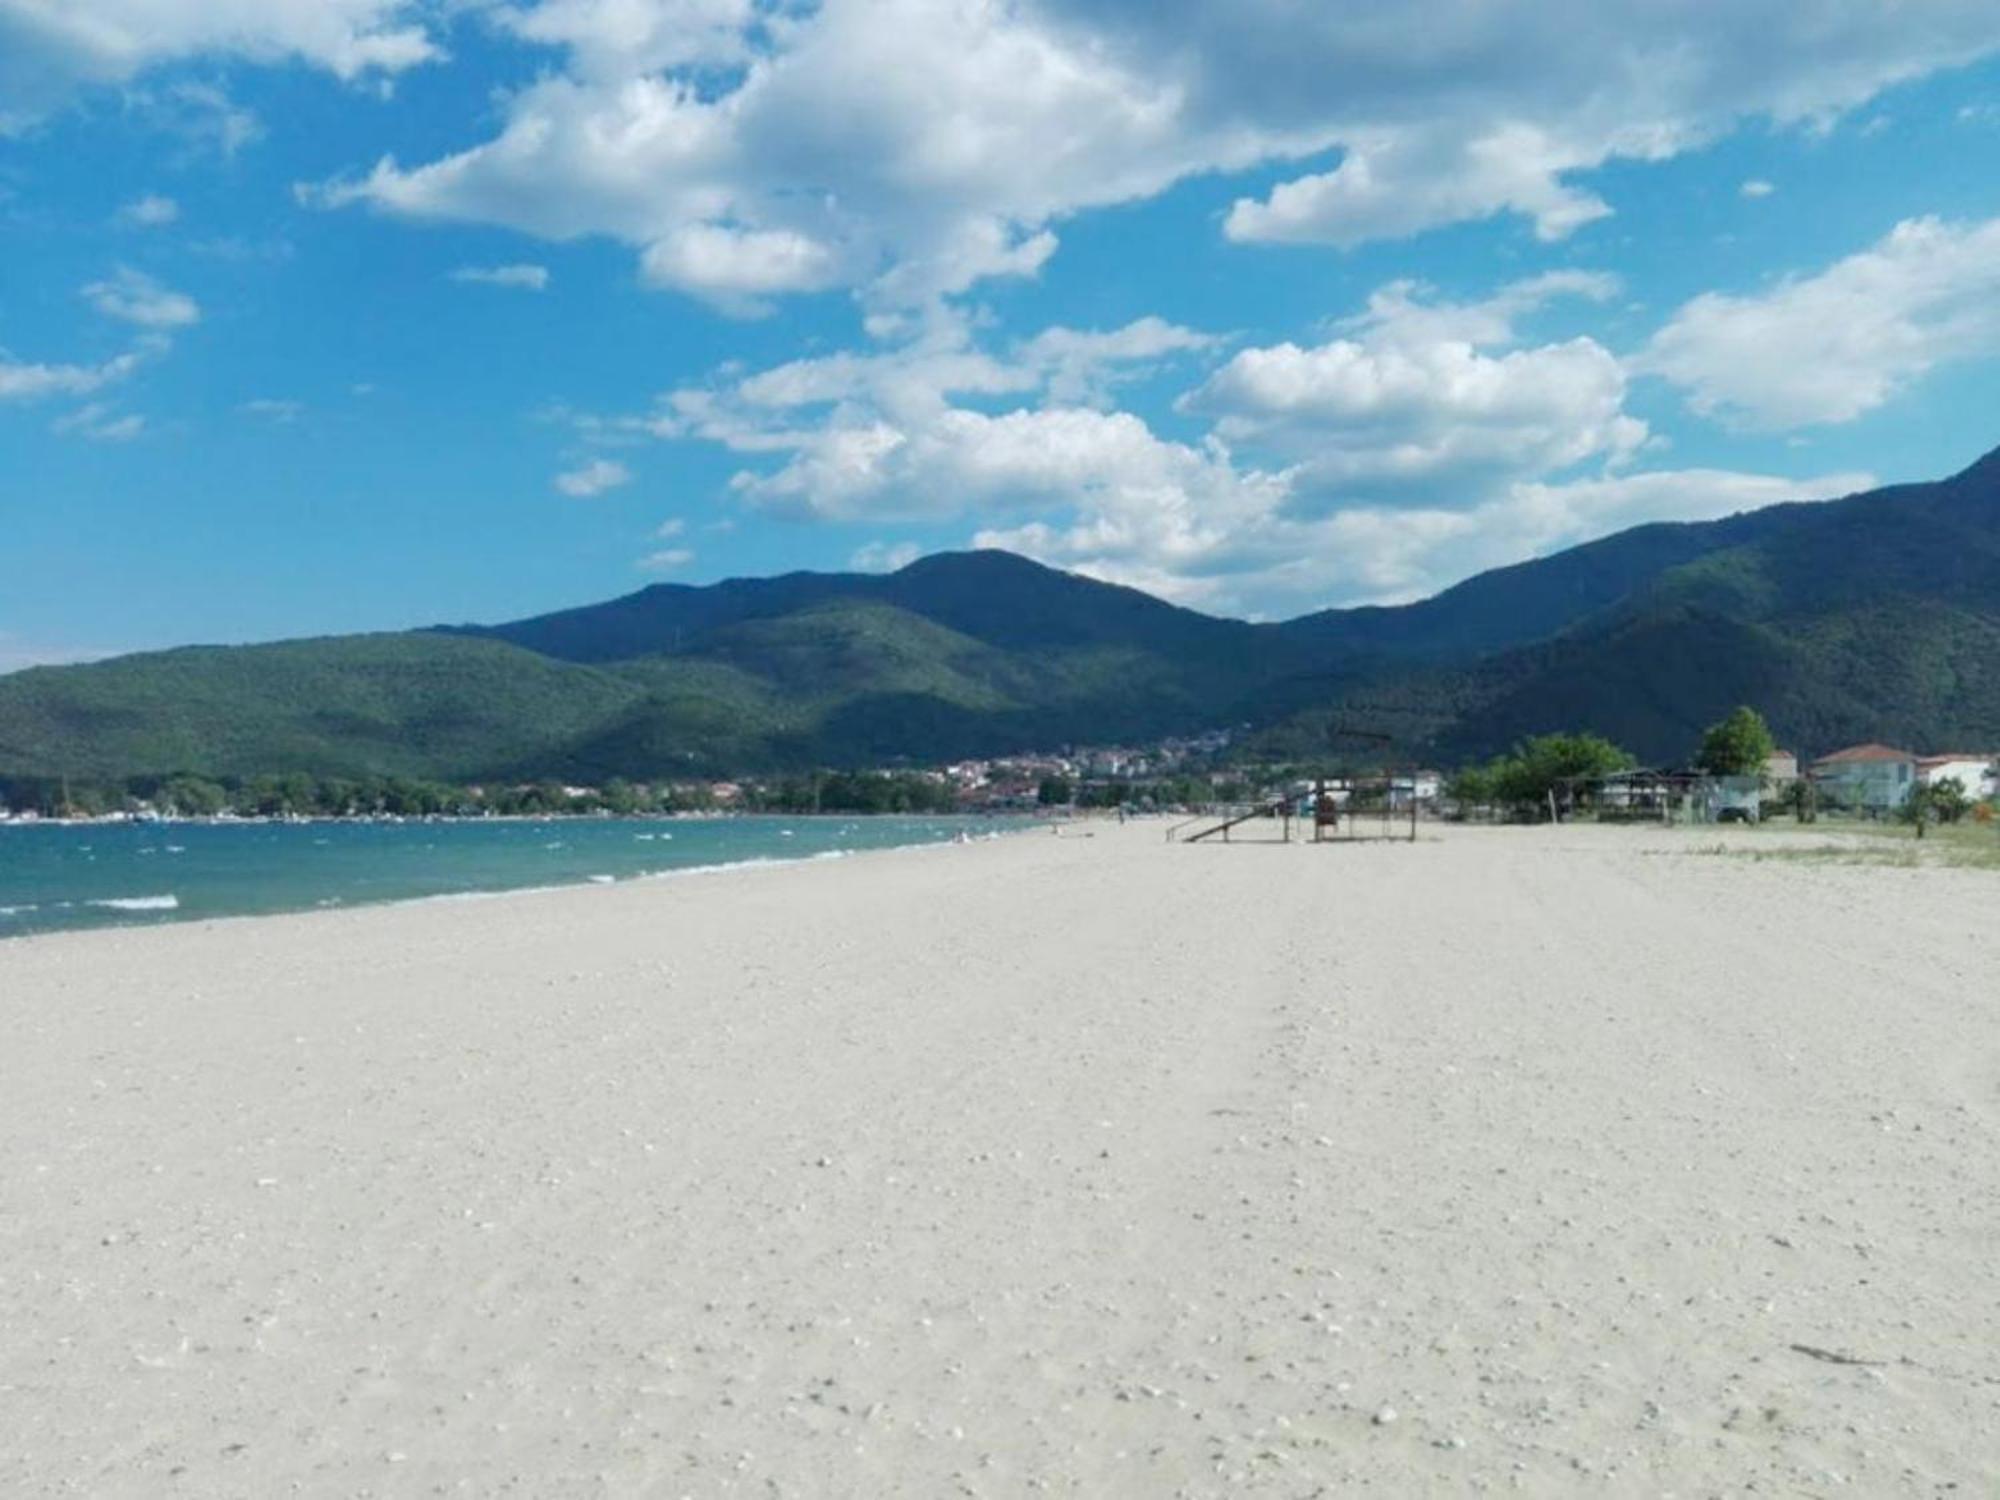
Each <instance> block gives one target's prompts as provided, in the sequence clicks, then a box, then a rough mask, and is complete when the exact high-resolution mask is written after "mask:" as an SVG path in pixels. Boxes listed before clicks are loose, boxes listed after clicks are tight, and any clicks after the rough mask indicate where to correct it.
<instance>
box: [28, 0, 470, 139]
mask: <svg viewBox="0 0 2000 1500" xmlns="http://www.w3.org/2000/svg"><path fill="white" fill-rule="evenodd" d="M428 8H429V7H428V6H427V5H425V4H422V3H419V0H0V131H4V130H6V129H8V128H10V127H11V128H16V129H18V128H20V127H22V126H25V125H28V124H32V123H33V122H34V121H36V120H38V119H39V118H41V117H42V116H44V115H46V114H47V113H48V112H49V111H51V110H53V109H56V108H59V107H60V106H61V105H62V104H63V103H64V102H65V101H66V100H67V99H68V98H69V97H70V95H71V94H72V93H73V92H74V91H75V89H77V88H78V87H80V86H84V85H89V84H120V83H124V82H126V81H128V80H130V79H133V78H136V77H138V76H140V75H141V74H143V73H145V72H146V70H147V69H149V68H152V67H156V66H158V65H160V64H163V63H170V62H177V61H185V60H188V59H192V58H201V57H233V58H242V59H245V60H248V61H251V62H261V63H277V62H283V61H287V60H290V59H297V60H300V61H303V62H306V63H310V64H312V65H314V66H316V67H320V68H324V69H326V70H328V71H329V72H332V73H333V74H335V75H336V76H338V77H340V78H343V79H352V78H356V77H359V76H360V75H362V74H364V73H369V72H382V73H396V72H400V71H402V70H403V69H405V68H410V67H414V66H416V65H417V64H419V63H423V62H428V61H430V60H432V59H434V58H436V57H438V56H439V55H440V53H439V50H438V47H437V45H436V43H435V42H433V41H432V40H431V38H430V36H429V35H428V33H427V32H426V30H425V28H424V26H423V24H422V21H421V16H422V13H423V12H424V11H426V10H427V9H428Z"/></svg>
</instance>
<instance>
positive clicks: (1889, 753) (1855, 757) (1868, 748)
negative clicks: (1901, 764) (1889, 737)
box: [1813, 745, 1916, 766]
mask: <svg viewBox="0 0 2000 1500" xmlns="http://www.w3.org/2000/svg"><path fill="white" fill-rule="evenodd" d="M1915 759H1916V756H1914V755H1912V754H1911V753H1910V752H1909V751H1907V750H1895V749H1891V748H1890V747H1889V746H1887V745H1850V746H1848V748H1847V749H1845V750H1836V751H1834V752H1833V754H1831V755H1822V756H1821V757H1820V758H1819V759H1818V760H1816V761H1814V762H1813V764H1814V765H1816V766H1842V765H1851V764H1853V763H1855V762H1857V761H1872V760H1908V761H1914V760H1915Z"/></svg>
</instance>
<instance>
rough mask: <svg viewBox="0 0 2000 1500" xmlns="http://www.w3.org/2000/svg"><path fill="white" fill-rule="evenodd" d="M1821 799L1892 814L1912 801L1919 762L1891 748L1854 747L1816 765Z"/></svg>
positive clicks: (1877, 746) (1835, 753)
mask: <svg viewBox="0 0 2000 1500" xmlns="http://www.w3.org/2000/svg"><path fill="white" fill-rule="evenodd" d="M1811 774H1812V778H1813V781H1814V782H1815V783H1816V784H1817V785H1818V787H1819V795H1820V798H1821V800H1822V801H1825V802H1827V803H1829V804H1831V805H1833V806H1836V807H1851V808H1855V809H1857V810H1859V811H1864V812H1889V811H1891V810H1893V809H1895V808H1898V807H1901V806H1902V805H1903V804H1904V803H1905V802H1906V801H1908V800H1909V796H1910V788H1911V787H1913V786H1915V785H1916V781H1917V758H1916V756H1914V755H1912V754H1911V753H1910V752H1909V751H1907V750H1897V749H1895V748H1894V747H1892V746H1889V745H1850V746H1849V747H1848V748H1847V749H1845V750H1837V751H1835V752H1834V753H1833V754H1832V755H1823V756H1821V757H1820V758H1819V759H1818V760H1816V761H1814V762H1813V763H1812V767H1811Z"/></svg>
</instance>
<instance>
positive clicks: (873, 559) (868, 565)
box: [847, 542, 924, 573]
mask: <svg viewBox="0 0 2000 1500" xmlns="http://www.w3.org/2000/svg"><path fill="white" fill-rule="evenodd" d="M923 551H924V549H923V548H921V547H919V546H918V545H917V544H916V543H915V542H869V543H867V544H866V545H865V546H861V547H856V548H855V549H854V555H853V556H852V557H850V558H849V559H848V560H847V565H848V566H849V567H850V568H853V569H854V570H855V571H856V572H859V573H894V572H896V571H897V570H898V569H901V568H907V567H908V566H909V565H910V564H911V563H913V562H915V561H916V560H917V559H918V558H919V557H921V556H922V555H923Z"/></svg>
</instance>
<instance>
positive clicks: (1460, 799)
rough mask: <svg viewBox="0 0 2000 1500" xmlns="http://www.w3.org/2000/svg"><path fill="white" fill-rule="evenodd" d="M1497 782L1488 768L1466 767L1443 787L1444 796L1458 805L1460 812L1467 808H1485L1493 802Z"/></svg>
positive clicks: (1490, 768)
mask: <svg viewBox="0 0 2000 1500" xmlns="http://www.w3.org/2000/svg"><path fill="white" fill-rule="evenodd" d="M1497 780H1498V778H1497V777H1496V776H1495V774H1494V772H1493V768H1492V767H1490V766H1467V767H1466V768H1465V769H1464V770H1462V771H1460V772H1459V773H1458V774H1457V775H1456V776H1453V777H1452V778H1451V781H1450V782H1449V783H1448V784H1447V785H1446V787H1445V795H1446V796H1447V797H1449V798H1451V800H1452V801H1453V802H1455V803H1457V804H1458V808H1459V811H1460V812H1464V811H1465V809H1467V808H1469V807H1485V806H1487V805H1488V804H1489V803H1491V802H1492V801H1493V793H1494V784H1495V782H1496V781H1497Z"/></svg>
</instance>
